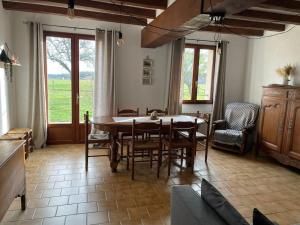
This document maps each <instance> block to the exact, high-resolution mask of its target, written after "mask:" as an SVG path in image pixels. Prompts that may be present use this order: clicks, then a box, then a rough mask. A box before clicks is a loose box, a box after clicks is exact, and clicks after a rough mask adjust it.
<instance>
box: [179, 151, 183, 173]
mask: <svg viewBox="0 0 300 225" xmlns="http://www.w3.org/2000/svg"><path fill="white" fill-rule="evenodd" d="M183 151H184V149H181V155H180V172H182V166H183Z"/></svg>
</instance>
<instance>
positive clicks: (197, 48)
mask: <svg viewBox="0 0 300 225" xmlns="http://www.w3.org/2000/svg"><path fill="white" fill-rule="evenodd" d="M186 48H192V49H194V52H195V54H194V62H193V63H194V64H193V78H192V80H193V83H192V99H191V100H183V102H182V103H183V104H213V92H214V78H215V66H216V46H214V45H202V44H185V47H184V49H186ZM201 49H208V50H213V52H214V53H213V54H214V56H213V68H212V75H211V88H210V96H211V97H210V99H209V100H197V89H198V85H197V84H198V76H199V56H200V50H201ZM195 68H196V69H195Z"/></svg>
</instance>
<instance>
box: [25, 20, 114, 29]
mask: <svg viewBox="0 0 300 225" xmlns="http://www.w3.org/2000/svg"><path fill="white" fill-rule="evenodd" d="M29 23H30V22H29V21H23V24H29ZM42 26H45V27H60V28H69V29H74V30H90V31H95V30H101V31H104V29H98V28H97V29H96V28H85V27H72V26H63V25H54V24H46V23H43V24H42ZM108 31H112V30H108Z"/></svg>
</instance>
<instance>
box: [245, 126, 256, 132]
mask: <svg viewBox="0 0 300 225" xmlns="http://www.w3.org/2000/svg"><path fill="white" fill-rule="evenodd" d="M255 127H256V126H255V124H254V125H249V126H247V127H245V128H244V129H243V133H244V134H246V133H250V132H252V131H253V130H254V129H255Z"/></svg>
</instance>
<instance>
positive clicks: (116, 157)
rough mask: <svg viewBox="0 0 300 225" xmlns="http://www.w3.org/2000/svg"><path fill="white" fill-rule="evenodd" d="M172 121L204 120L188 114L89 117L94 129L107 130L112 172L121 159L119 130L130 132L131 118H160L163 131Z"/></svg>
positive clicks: (158, 119) (142, 119) (149, 121)
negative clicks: (156, 116)
mask: <svg viewBox="0 0 300 225" xmlns="http://www.w3.org/2000/svg"><path fill="white" fill-rule="evenodd" d="M172 119H173V122H174V123H176V122H195V120H196V119H197V124H198V125H200V124H203V123H205V121H204V120H203V119H200V118H197V117H195V116H189V115H173V116H160V117H158V118H157V119H156V120H152V119H151V118H150V116H135V117H117V116H116V117H115V116H98V117H97V116H94V117H93V118H91V120H90V123H91V124H92V125H93V126H94V127H95V129H98V130H101V131H104V132H108V133H109V134H110V137H111V154H110V157H109V160H110V167H111V170H112V172H117V167H118V164H119V162H120V160H121V156H120V154H119V153H118V144H117V141H118V138H119V133H121V132H126V133H127V132H129V133H131V132H132V125H133V120H135V121H136V123H155V122H157V123H158V122H159V121H160V120H162V130H163V132H164V133H166V132H168V131H169V130H170V125H171V120H172Z"/></svg>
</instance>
